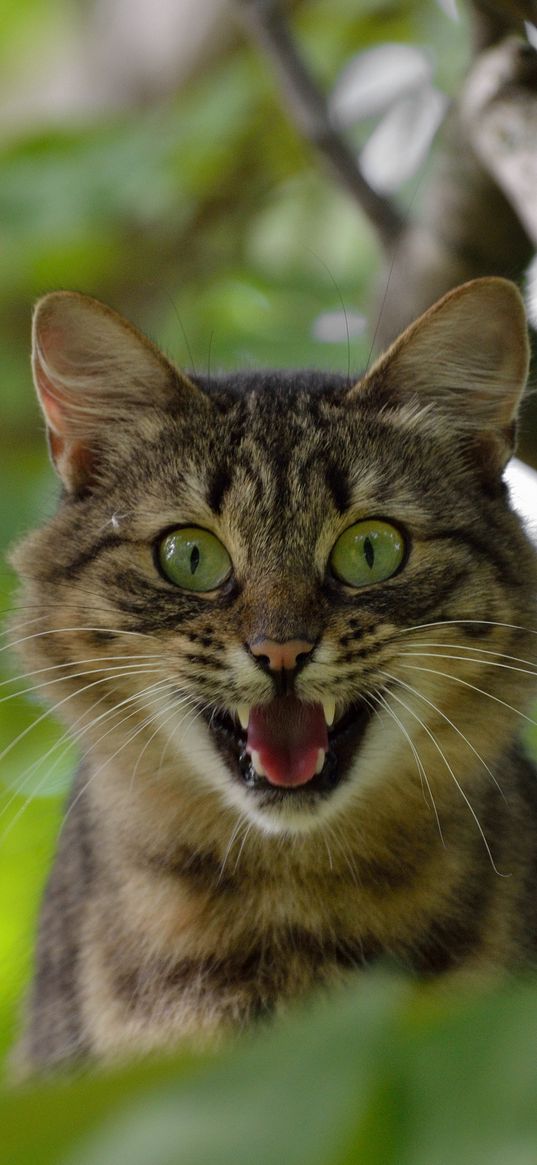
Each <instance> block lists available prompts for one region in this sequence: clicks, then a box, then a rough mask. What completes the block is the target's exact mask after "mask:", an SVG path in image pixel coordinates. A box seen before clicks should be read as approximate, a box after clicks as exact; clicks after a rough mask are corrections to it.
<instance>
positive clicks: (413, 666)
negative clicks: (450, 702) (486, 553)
mask: <svg viewBox="0 0 537 1165" xmlns="http://www.w3.org/2000/svg"><path fill="white" fill-rule="evenodd" d="M401 667H406V668H408V669H409V670H410V671H422V672H426V673H427V674H428V675H431V676H441V677H443V678H444V679H445V680H454V682H455V683H456V684H462V685H463V687H465V688H470V689H471V690H472V691H473V692H478V694H479V695H480V696H487V697H488V699H489V700H494V702H495V704H502V705H503V707H504V708H509V711H510V712H514V713H515V715H516V716H521V717H522V719H523V720H527V722H528V724H533V725H537V720H534V718H533V716H527V715H526V713H525V712H521V711H520V709H519V708H514V707H513V705H512V704H508V703H507V700H501V699H500V697H499V696H493V695H492V692H487V691H485V690H484V689H483V688H478V687H476V685H475V684H470V683H469V682H468V680H463V679H461V677H460V676H454V675H453V673H452V672H446V671H437V670H436V669H435V668H432V667H421V666H420V665H419V664H416V663H402V664H401Z"/></svg>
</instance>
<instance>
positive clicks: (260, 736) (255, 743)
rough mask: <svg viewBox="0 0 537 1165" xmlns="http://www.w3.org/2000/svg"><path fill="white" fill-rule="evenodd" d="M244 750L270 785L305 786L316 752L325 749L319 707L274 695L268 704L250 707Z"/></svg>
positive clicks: (326, 737) (321, 709) (312, 771)
mask: <svg viewBox="0 0 537 1165" xmlns="http://www.w3.org/2000/svg"><path fill="white" fill-rule="evenodd" d="M246 747H247V749H248V751H249V753H250V755H251V757H252V762H253V765H254V768H255V769H256V770H257V771H258V772H259V771H260V769H262V770H263V772H262V775H264V776H265V777H266V778H267V780H268V781H270V783H271V785H282V786H285V787H287V788H290V787H292V786H294V785H305V784H306V782H307V781H310V780H311V778H312V777H313V776H314V774H315V770H316V768H317V765H318V761H319V749H321V750H323V751H324V752H326V750H327V748H328V733H327V729H326V720H325V715H324V709H323V706H322V704H304V703H303V702H302V700H298V699H297V698H296V696H278V697H276V699H274V700H271V702H270V704H257V705H254V707H253V708H252V709H251V710H250V719H249V722H248V736H247V741H246ZM254 754H255V755H254ZM321 759H322V758H321Z"/></svg>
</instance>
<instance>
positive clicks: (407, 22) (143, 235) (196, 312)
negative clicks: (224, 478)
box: [0, 0, 537, 1165]
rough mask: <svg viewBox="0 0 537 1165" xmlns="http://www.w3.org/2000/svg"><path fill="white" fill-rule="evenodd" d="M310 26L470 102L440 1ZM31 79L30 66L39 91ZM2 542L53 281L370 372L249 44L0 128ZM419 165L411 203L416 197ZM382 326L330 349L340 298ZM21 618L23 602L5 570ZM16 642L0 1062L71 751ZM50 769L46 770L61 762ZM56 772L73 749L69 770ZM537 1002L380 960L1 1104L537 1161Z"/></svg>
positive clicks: (13, 1129) (111, 1133)
mask: <svg viewBox="0 0 537 1165" xmlns="http://www.w3.org/2000/svg"><path fill="white" fill-rule="evenodd" d="M84 8H85V6H84V4H77V3H75V2H74V0H72V2H71V3H67V2H66V0H61V2H60V0H46V2H45V0H18V3H17V4H12V3H7V2H6V0H1V2H0V27H1V28H2V38H1V43H0V74H1V76H2V78H3V80H2V86H3V93H4V97H5V96H6V94H8V93H9V87H10V85H12V86H13V87H14V88H15V87H17V86H18V87H19V88H20V86H21V84H27V86H28V91H29V92H30V91H31V90H32V85H33V84H34V83H35V82H34V80H33V78H34V77H35V75H37V74H38V73H39V69H38V66H41V63H42V60H43V56H44V55H46V54H47V52H52V50H53V48H54V50H56V48H57V46H58V45H60V46H61V44H62V42H63V41H65V42H67V40H68V38H69V36H71V35H72V32H73V29H75V30H76V29H77V28H78V26H80V27H81V26H82V22H83V17H84ZM296 28H297V32H298V34H299V36H300V38H301V41H302V44H303V46H304V50H305V52H306V53H307V54H308V56H309V59H310V61H311V62H312V63H313V65H314V66H315V69H316V70H317V73H318V76H319V77H320V79H321V80H322V81H323V83H324V84H325V85H326V86H328V87H329V86H330V85H331V84H332V83H333V81H334V79H335V78H336V76H337V74H338V72H339V71H340V69H341V68H342V66H343V64H344V63H345V61H346V60H347V58H348V56H349V53H350V52H352V51H357V50H358V49H363V48H365V47H367V46H368V45H371V44H377V43H379V42H381V41H385V40H397V41H399V40H409V41H411V42H414V43H418V44H426V45H428V46H430V47H431V49H432V52H433V55H434V59H435V62H436V78H437V82H438V84H439V85H440V86H441V87H443V88H445V89H446V90H447V91H448V92H456V91H457V86H458V85H459V83H460V79H461V77H462V75H463V71H464V63H465V60H466V55H467V43H468V40H467V30H466V28H465V24H464V21H461V22H460V23H459V24H457V23H454V22H452V21H449V20H448V19H447V18H446V17H445V16H444V15H443V14H442V13H441V12H440V9H439V8H437V7H436V6H435V5H434V4H433V3H430V2H424V3H421V4H420V3H409V4H405V5H403V4H395V3H382V2H380V0H378V2H374V0H368V2H362V3H360V4H357V3H355V2H354V0H330V3H328V2H325V3H321V2H315V0H308V2H307V3H305V4H303V5H301V6H299V10H298V12H297V15H296ZM21 79H22V80H21ZM0 173H1V179H0V356H1V370H2V374H1V392H2V400H1V406H0V409H1V411H0V419H1V425H0V440H1V457H0V542H1V547H2V549H3V548H4V547H6V546H8V545H9V544H10V543H12V541H13V540H14V539H16V538H17V537H18V536H19V535H20V534H21V533H23V532H24V531H25V530H26V529H29V528H31V527H32V525H34V524H37V523H39V522H40V521H41V520H42V519H43V518H44V517H45V516H46V514H47V513H49V512H50V511H51V509H52V508H53V506H54V498H55V495H56V483H55V479H54V475H53V473H52V471H51V470H50V468H49V466H48V461H47V458H46V454H45V450H44V438H43V426H42V422H41V419H40V416H39V412H38V409H37V406H36V404H35V402H34V397H33V391H32V387H31V379H30V375H29V363H28V351H29V328H30V315H31V307H32V304H33V302H34V301H35V299H36V297H38V296H39V295H40V294H42V293H44V292H46V291H48V290H51V289H53V288H58V287H66V288H74V289H77V290H81V291H84V292H87V293H89V294H92V295H96V296H97V297H99V298H102V299H104V300H106V301H107V302H110V303H111V304H112V305H113V306H114V307H116V308H117V309H118V310H120V311H122V312H124V313H125V314H126V315H128V316H129V317H130V318H131V319H132V320H133V322H135V323H136V324H137V325H138V326H140V327H142V328H143V329H144V330H145V331H147V333H148V334H149V335H150V336H151V337H152V338H153V339H154V340H155V341H156V342H157V343H159V344H160V345H161V346H162V347H163V348H164V350H165V351H166V352H167V353H168V355H169V356H171V357H172V358H173V359H174V360H176V361H177V363H179V364H180V365H182V366H185V367H193V368H195V369H197V370H199V371H206V370H208V369H212V370H213V371H214V370H217V369H227V368H233V367H237V366H241V367H242V366H254V367H255V366H262V365H267V364H268V365H272V366H279V367H283V366H288V367H293V366H312V367H333V368H336V369H340V370H344V371H347V369H348V367H349V366H350V368H351V370H352V369H359V368H360V366H361V365H363V364H364V363H365V361H366V360H367V358H368V354H369V351H370V343H371V335H372V333H373V331H374V327H375V318H374V316H372V315H371V314H370V313H371V309H370V305H371V302H372V288H373V285H374V281H375V277H376V273H377V269H378V265H379V255H378V252H377V247H376V243H375V240H374V238H373V236H372V233H371V230H370V228H369V226H368V224H367V223H366V222H365V220H364V219H363V218H362V217H361V216H360V215H359V214H358V212H357V211H356V209H355V208H354V207H353V206H352V205H350V203H349V202H348V200H347V199H346V197H345V196H344V195H343V194H341V193H340V192H339V191H338V190H337V189H336V188H335V186H334V184H333V183H332V182H331V181H330V180H329V179H328V178H327V177H326V176H325V175H324V174H323V173H322V171H321V170H320V169H319V168H318V167H317V165H316V164H314V163H313V161H312V159H311V157H310V154H309V151H308V150H307V148H306V147H305V146H304V145H303V144H302V143H301V142H300V141H299V140H298V139H297V137H296V135H295V133H294V131H293V130H292V129H291V128H290V127H289V125H288V124H287V122H286V120H285V117H284V115H283V114H282V112H281V111H280V108H279V105H278V103H277V100H276V99H275V96H274V92H273V83H272V79H271V78H270V76H269V75H268V73H267V72H266V69H265V66H264V65H263V64H262V63H260V61H259V59H258V58H257V56H256V55H255V54H254V53H253V52H252V51H251V50H250V49H249V48H247V47H245V45H244V43H243V42H242V41H241V39H240V36H239V35H238V34H237V37H236V40H233V39H232V43H231V45H230V47H228V48H227V49H226V50H225V51H222V52H221V53H217V54H216V55H215V57H214V60H213V62H212V64H211V66H210V68H208V69H206V70H205V71H203V72H201V74H198V75H196V76H195V77H194V78H193V79H192V80H191V82H190V83H189V84H188V85H186V86H184V87H182V89H181V91H180V92H178V93H167V94H166V95H164V96H160V97H159V98H154V99H148V98H146V99H143V100H142V99H140V97H138V98H137V99H136V100H135V101H133V102H132V103H131V104H129V102H128V101H127V100H125V102H124V103H123V105H122V106H121V107H118V108H116V109H115V110H114V111H107V112H106V113H100V114H96V113H89V112H87V113H84V114H81V113H78V114H75V113H74V112H72V113H71V114H70V115H69V116H66V117H64V118H63V119H58V118H52V117H51V118H49V119H47V117H46V116H44V117H41V118H40V119H39V120H38V119H37V118H36V119H35V123H34V124H32V123H31V122H28V121H26V122H24V123H20V122H17V121H16V120H15V121H14V122H13V124H10V122H9V118H7V117H6V118H5V119H4V121H3V122H2V121H0ZM419 197H420V183H419V180H418V181H416V182H414V183H411V184H410V186H409V188H408V189H406V190H403V192H402V193H401V200H402V203H403V204H404V205H406V204H408V202H409V201H410V200H411V199H413V200H414V202H415V205H417V206H419ZM342 302H343V303H344V305H345V308H346V309H347V311H348V312H351V313H352V312H358V313H363V314H365V315H366V316H368V317H369V319H368V329H367V331H366V333H365V334H364V336H363V337H361V338H358V339H355V338H353V339H351V341H350V345H347V343H346V342H340V343H321V342H319V341H318V340H316V339H315V338H314V323H315V320H316V319H317V318H318V316H319V315H320V314H321V313H322V312H326V311H340V310H341V304H342ZM0 583H1V589H2V604H1V605H2V608H4V609H5V610H9V609H10V608H12V607H14V606H16V604H17V600H16V597H15V596H14V594H13V578H12V575H11V572H10V569H9V566H8V565H7V564H6V565H5V566H4V567H3V569H2V573H1V576H0ZM8 640H9V636H8V637H7V640H6V638H4V639H3V640H2V652H1V653H0V682H1V683H2V687H0V814H1V816H0V1052H1V1054H2V1056H3V1055H4V1054H5V1052H6V1049H7V1048H8V1047H9V1045H10V1042H11V1040H12V1038H13V1032H14V1027H15V1025H16V1016H17V1011H18V1007H19V1003H20V999H21V994H22V991H23V987H24V984H25V982H26V980H27V978H28V974H29V969H30V963H31V950H32V943H33V932H34V922H35V915H36V910H37V904H38V901H39V895H40V892H41V888H42V884H43V880H44V878H45V875H46V870H47V868H48V866H49V863H50V858H51V854H52V852H53V847H54V839H55V836H56V833H57V830H58V828H59V825H60V823H61V819H62V802H63V796H64V794H65V790H66V788H67V785H68V780H69V774H70V772H71V771H72V767H73V764H74V763H75V758H74V755H73V750H72V749H71V747H70V746H69V744H68V742H66V741H65V739H64V737H63V734H62V730H61V729H60V728H59V727H58V726H56V725H55V724H54V722H53V721H52V720H51V719H49V718H48V717H46V716H44V714H43V707H42V705H41V704H40V702H39V698H38V697H39V693H38V692H33V693H30V696H31V699H30V700H28V699H23V698H22V697H16V698H14V693H16V692H18V691H20V690H22V689H25V688H27V687H29V686H31V680H24V679H21V680H20V681H14V680H13V679H12V677H13V676H14V675H15V674H16V670H17V669H16V664H15V662H14V660H13V657H12V656H11V654H10V652H9V650H6V647H7V646H8ZM45 757H46V758H47V759H46V760H44V759H43V758H45ZM51 762H53V763H51ZM536 1027H537V993H536V991H535V988H534V987H533V985H532V984H531V983H528V984H517V985H513V986H510V987H509V988H504V989H503V990H502V991H500V992H499V993H498V994H493V995H491V996H486V997H485V998H484V999H481V1000H472V999H468V1000H465V999H460V998H458V997H457V995H455V994H453V995H450V994H446V993H445V992H444V991H439V992H438V991H429V990H423V989H421V990H419V989H417V988H416V989H414V988H412V989H410V988H409V987H408V986H403V985H402V984H400V983H399V982H398V981H397V980H394V979H392V978H390V977H385V976H384V975H381V976H380V977H373V978H372V979H371V981H368V982H367V983H366V984H365V985H364V987H363V989H362V988H361V990H360V992H359V993H356V994H355V993H351V994H350V995H349V994H343V995H342V996H341V997H340V996H337V997H336V998H335V999H334V1000H333V1001H331V1002H330V1003H326V1002H319V1003H318V1004H316V1005H314V1006H312V1008H311V1009H309V1010H308V1011H307V1012H305V1013H300V1014H298V1015H297V1016H296V1017H295V1018H293V1019H292V1020H291V1021H290V1022H289V1023H288V1024H286V1025H284V1026H283V1027H282V1028H281V1029H279V1028H277V1029H276V1030H275V1031H273V1032H267V1033H262V1034H261V1035H260V1036H259V1037H257V1038H256V1039H255V1040H250V1039H247V1040H246V1041H244V1042H243V1043H242V1044H240V1045H239V1046H238V1047H236V1048H232V1049H230V1050H228V1051H226V1052H225V1053H223V1054H220V1055H219V1056H216V1057H206V1058H193V1057H189V1056H186V1057H183V1058H182V1059H180V1060H179V1061H173V1062H171V1063H168V1062H166V1063H164V1064H154V1065H147V1066H145V1067H143V1068H130V1069H128V1070H126V1071H124V1072H123V1073H119V1074H116V1075H113V1076H112V1077H109V1076H106V1077H104V1078H97V1079H90V1078H84V1079H82V1080H80V1081H74V1082H67V1083H63V1084H59V1085H53V1086H52V1085H47V1086H40V1087H38V1088H37V1089H30V1090H29V1091H25V1092H23V1093H22V1094H16V1095H13V1094H11V1092H10V1091H9V1090H8V1091H7V1092H5V1093H3V1094H2V1095H1V1096H0V1158H2V1154H3V1153H4V1154H5V1157H4V1158H3V1159H5V1160H6V1162H7V1161H9V1163H10V1165H13V1163H15V1162H17V1163H19V1162H20V1163H21V1165H22V1163H23V1162H32V1165H36V1163H41V1162H43V1163H45V1162H56V1161H61V1162H64V1161H65V1163H66V1165H68V1163H72V1165H90V1163H93V1162H99V1163H102V1162H108V1161H110V1162H111V1161H114V1163H115V1165H119V1163H122V1162H123V1161H124V1162H125V1163H127V1162H128V1163H129V1165H136V1163H137V1162H140V1165H142V1162H144V1163H145V1162H146V1161H147V1162H149V1161H151V1162H154V1163H155V1165H159V1163H160V1162H162V1165H164V1163H165V1162H175V1161H181V1162H182V1161H184V1162H186V1163H187V1165H196V1163H197V1162H200V1163H201V1162H211V1163H218V1162H232V1161H233V1162H234V1163H235V1165H240V1163H241V1162H243V1161H244V1162H245V1163H246V1162H248V1163H251V1162H252V1161H254V1160H255V1161H256V1162H259V1163H265V1162H266V1163H267V1165H270V1163H271V1162H273V1161H274V1162H276V1161H279V1162H281V1161H285V1162H286V1165H294V1162H296V1163H297V1165H298V1163H299V1162H300V1163H303V1162H304V1163H306V1162H307V1163H308V1165H315V1163H317V1162H318V1163H319V1165H329V1163H330V1165H331V1163H333V1165H337V1163H341V1165H344V1163H345V1162H354V1161H360V1162H364V1163H366V1165H367V1163H368V1162H378V1163H379V1165H381V1163H382V1165H389V1163H390V1162H392V1161H393V1162H394V1163H396V1165H407V1163H408V1165H410V1163H412V1165H421V1163H422V1162H423V1165H436V1163H437V1162H438V1163H439V1165H440V1163H443V1162H448V1161H449V1162H451V1161H453V1162H455V1161H456V1162H457V1163H458V1165H461V1163H464V1162H468V1163H469V1165H470V1163H471V1165H478V1163H479V1162H481V1161H483V1162H485V1161H486V1162H487V1165H494V1163H495V1162H498V1165H500V1162H501V1163H502V1165H504V1163H505V1162H507V1161H508V1162H509V1165H526V1163H527V1165H535V1161H536V1160H537V1103H536V1098H537V1078H536V1077H537V1068H536V1063H537V1057H536V1056H535V1040H536V1035H535V1032H534V1029H535V1028H536Z"/></svg>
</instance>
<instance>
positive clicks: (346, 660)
mask: <svg viewBox="0 0 537 1165" xmlns="http://www.w3.org/2000/svg"><path fill="white" fill-rule="evenodd" d="M33 368H34V379H35V384H36V388H37V393H38V397H39V400H40V403H41V406H42V409H43V413H44V416H45V420H46V424H47V430H48V437H49V445H50V451H51V455H52V459H53V461H54V464H55V466H56V469H57V471H58V473H59V475H60V478H61V480H62V483H63V491H62V495H61V498H60V502H59V507H58V510H57V513H56V515H55V516H54V517H53V518H52V519H51V520H50V521H49V522H47V524H46V525H45V526H44V527H43V528H42V529H40V530H38V531H36V532H34V533H32V534H30V535H29V536H28V537H26V538H25V539H24V540H23V542H22V544H21V545H19V546H18V547H17V548H16V549H15V551H14V553H13V562H14V565H15V567H16V569H17V570H18V572H19V574H20V577H21V579H22V602H23V603H24V604H25V605H26V607H27V611H28V613H29V616H30V617H29V618H28V617H27V615H26V614H23V616H22V617H20V616H19V618H18V621H17V625H16V626H14V627H13V631H14V632H15V637H16V638H20V639H22V640H23V642H21V644H20V646H19V652H20V654H21V655H22V657H23V659H24V661H25V664H26V665H29V667H30V668H32V669H35V675H36V679H37V680H38V682H39V683H40V684H41V685H42V688H43V690H44V691H45V692H47V693H48V695H49V697H50V698H52V699H53V700H54V703H55V704H56V705H57V708H58V714H59V715H60V716H61V717H62V718H63V719H64V720H65V721H66V723H67V725H69V726H70V728H71V730H72V733H73V736H74V737H75V738H76V739H77V740H78V741H79V744H80V750H81V756H82V759H81V764H80V769H79V772H78V774H77V775H76V778H75V780H74V786H73V791H72V794H71V798H70V802H69V804H68V807H67V809H66V813H65V820H64V824H63V826H62V829H61V834H60V838H59V845H58V851H57V856H56V860H55V863H54V867H53V870H52V873H51V875H50V879H49V882H48V886H47V889H46V892H45V897H44V902H43V907H42V914H41V921H40V927H39V938H38V944H37V956H36V971H35V978H34V982H33V987H32V990H31V996H30V999H29V1003H28V1009H27V1019H26V1026H25V1029H24V1032H23V1035H22V1037H21V1039H20V1042H19V1046H18V1052H17V1057H18V1061H19V1066H20V1071H21V1072H22V1073H25V1072H26V1073H32V1072H48V1071H52V1070H55V1069H58V1068H61V1067H63V1068H65V1067H68V1066H69V1065H74V1064H77V1063H99V1062H103V1061H110V1060H113V1059H115V1058H118V1057H119V1058H121V1057H125V1056H132V1055H140V1054H143V1053H146V1052H149V1051H151V1050H154V1049H163V1048H166V1049H169V1048H171V1047H175V1046H177V1045H179V1044H181V1043H182V1042H185V1041H186V1042H190V1043H192V1042H194V1044H196V1045H198V1046H203V1045H205V1044H206V1043H210V1044H212V1043H214V1042H218V1041H219V1040H221V1039H222V1038H224V1037H225V1036H226V1034H227V1033H232V1032H236V1031H240V1030H242V1029H244V1028H247V1027H248V1026H250V1025H252V1024H254V1023H255V1022H256V1021H257V1020H260V1019H263V1018H264V1017H269V1016H271V1015H273V1014H274V1013H279V1012H282V1011H284V1010H285V1009H286V1008H287V1007H288V1006H289V1005H290V1004H291V1003H292V1002H293V1001H295V1000H298V999H300V998H303V997H304V996H306V995H307V994H308V993H310V992H312V991H315V990H322V989H325V988H328V987H330V986H331V985H333V984H338V983H342V982H346V981H348V980H350V979H354V980H355V981H356V988H357V989H359V980H360V976H361V975H362V974H363V973H364V971H365V970H366V969H367V968H368V967H370V966H374V965H375V963H376V962H378V961H379V960H382V959H384V958H386V957H388V958H389V959H390V960H393V961H395V963H396V964H397V965H398V966H399V967H400V968H401V969H402V970H403V971H404V972H408V973H409V974H410V975H412V976H419V977H427V978H428V977H431V976H440V975H442V976H444V977H446V979H447V980H448V977H454V976H456V975H462V976H466V975H468V976H469V977H470V978H471V977H472V976H477V978H478V979H480V978H481V977H487V976H490V975H497V974H499V973H506V972H508V973H509V972H512V971H515V970H516V969H518V968H522V967H527V966H531V965H532V964H534V963H535V961H536V958H537V782H536V773H535V769H534V767H533V765H532V762H531V761H530V759H528V757H527V756H526V754H525V752H524V748H523V746H522V744H521V743H520V740H519V734H520V731H521V729H522V728H523V727H524V725H525V724H526V722H527V719H528V717H529V709H530V705H531V701H532V698H533V697H534V695H535V691H536V676H537V668H536V662H537V635H536V632H535V628H536V626H537V623H536V620H535V595H536V573H537V571H536V560H535V559H536V556H535V552H534V550H533V549H532V547H531V545H530V543H529V541H528V539H527V537H526V535H525V533H524V531H523V529H522V527H521V523H520V521H519V519H518V517H517V516H516V514H515V513H514V512H513V511H512V509H511V508H510V504H509V497H508V493H507V489H506V486H505V484H504V481H503V477H502V474H503V470H504V467H505V465H506V462H507V461H508V459H509V457H510V455H511V452H512V449H513V443H514V437H515V420H516V415H517V409H518V405H519V401H520V398H521V395H522V393H523V389H524V386H525V382H526V378H527V368H528V341H527V333H526V324H525V317H524V310H523V306H522V301H521V299H520V296H519V294H518V292H517V290H516V288H515V287H514V285H512V284H511V283H509V282H508V281H506V280H503V279H497V278H485V279H479V280H475V281H473V282H471V283H468V284H465V285H464V286H462V287H459V288H457V289H456V290H454V291H452V292H450V293H449V294H448V295H447V296H445V297H444V298H443V299H442V300H440V301H439V302H438V303H437V304H435V305H434V306H433V307H432V308H430V310H429V311H427V312H426V313H425V315H423V316H422V317H421V318H420V319H419V320H418V321H417V322H415V323H413V324H412V325H411V326H410V327H409V328H408V329H407V330H406V331H405V332H404V334H403V335H402V336H401V337H400V338H399V339H398V340H397V341H396V342H395V343H394V344H393V345H392V346H391V347H390V349H389V350H388V352H387V353H386V354H385V355H384V356H382V357H381V358H380V359H378V360H377V362H376V363H375V364H374V365H373V367H372V368H371V370H370V371H368V372H367V373H366V374H365V375H364V376H363V377H362V378H361V379H358V380H357V381H356V382H351V381H350V380H349V378H346V377H344V376H342V375H339V374H334V375H330V374H327V373H321V372H311V371H296V372H280V371H242V372H240V373H237V374H234V375H230V374H222V375H220V376H218V377H216V376H215V377H211V379H210V380H208V379H204V378H202V377H200V376H197V375H194V374H189V375H186V374H184V373H182V372H179V371H177V370H176V369H175V368H174V367H172V365H171V364H170V363H169V362H168V360H167V359H166V358H165V357H164V355H162V354H161V353H160V352H159V351H158V349H157V348H156V347H155V346H154V345H153V344H152V343H150V342H149V341H148V340H147V339H145V338H144V337H143V336H142V335H141V334H140V333H139V332H138V331H137V330H136V329H135V328H134V327H132V326H131V325H130V324H128V323H127V322H126V321H125V320H123V319H122V318H121V317H120V316H119V315H117V314H116V313H115V312H114V311H112V310H111V309H109V308H107V307H105V306H103V305H102V304H100V303H98V302H97V301H95V300H92V299H90V298H88V297H85V296H83V295H80V294H78V293H71V292H55V293H51V294H49V295H48V296H46V297H45V298H44V299H43V300H41V301H40V303H39V304H38V306H37V309H36V312H35V316H34V345H33ZM448 981H449V980H448ZM455 981H456V980H455Z"/></svg>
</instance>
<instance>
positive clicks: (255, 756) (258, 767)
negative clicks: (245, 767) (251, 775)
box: [250, 748, 267, 777]
mask: <svg viewBox="0 0 537 1165" xmlns="http://www.w3.org/2000/svg"><path fill="white" fill-rule="evenodd" d="M250 755H251V757H252V764H253V766H254V769H255V771H256V773H257V775H258V777H266V775H267V774H266V772H265V770H264V768H263V765H262V764H261V757H260V755H259V753H258V751H257V749H256V748H253V749H252V751H251V753H250Z"/></svg>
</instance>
